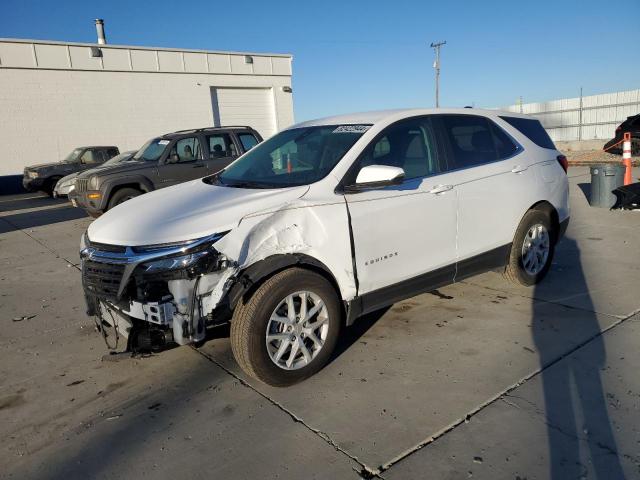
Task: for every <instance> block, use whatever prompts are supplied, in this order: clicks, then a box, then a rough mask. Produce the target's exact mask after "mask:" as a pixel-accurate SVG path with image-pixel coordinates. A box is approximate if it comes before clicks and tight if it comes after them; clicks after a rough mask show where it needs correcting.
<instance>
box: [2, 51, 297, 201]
mask: <svg viewBox="0 0 640 480" xmlns="http://www.w3.org/2000/svg"><path fill="white" fill-rule="evenodd" d="M0 112H1V115H0V145H2V153H1V154H0V190H2V189H5V191H7V190H8V187H7V185H8V183H7V180H9V176H14V175H21V174H22V169H23V168H24V167H25V166H26V165H30V164H36V163H43V162H52V161H57V160H60V159H62V158H64V157H65V156H66V155H67V154H68V153H69V152H70V151H71V150H72V149H73V148H74V147H76V146H82V145H117V146H118V147H119V148H120V150H121V151H124V150H132V149H136V148H139V147H140V146H141V145H142V144H143V143H144V142H145V141H146V140H148V139H149V138H151V137H153V136H156V135H160V134H163V133H167V132H171V131H175V130H183V129H188V128H197V127H205V126H211V125H214V126H219V125H249V126H252V127H254V128H255V129H256V130H258V131H259V132H260V133H261V134H262V136H263V137H265V138H266V137H269V136H271V135H272V134H274V133H275V132H277V131H278V130H280V129H282V128H284V127H286V126H288V125H290V124H292V123H293V120H294V119H293V100H292V94H291V56H290V55H281V54H264V53H244V52H243V53H239V52H216V51H203V50H178V49H170V48H146V47H129V46H122V45H107V44H84V43H63V42H50V41H40V40H16V39H0ZM3 179H4V180H5V182H3V181H2V180H3ZM12 180H14V182H13V183H16V182H15V181H17V180H18V178H17V177H13V178H12ZM3 185H4V187H3Z"/></svg>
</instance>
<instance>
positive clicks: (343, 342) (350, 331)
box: [328, 306, 391, 364]
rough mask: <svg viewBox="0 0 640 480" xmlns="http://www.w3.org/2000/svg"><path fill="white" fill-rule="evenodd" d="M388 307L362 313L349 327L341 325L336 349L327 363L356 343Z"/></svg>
mask: <svg viewBox="0 0 640 480" xmlns="http://www.w3.org/2000/svg"><path fill="white" fill-rule="evenodd" d="M390 308H391V306H389V307H384V308H381V309H380V310H376V311H375V312H371V313H368V314H366V315H363V316H362V317H360V318H358V319H356V321H355V322H354V323H353V325H351V326H350V327H346V326H344V325H343V327H342V328H343V330H342V332H341V333H340V337H339V338H338V343H337V345H336V349H335V350H334V352H333V355H332V356H331V359H330V360H329V362H328V364H329V363H332V362H334V361H336V360H337V359H338V358H339V357H340V356H341V355H342V354H343V353H345V352H346V351H347V350H349V348H351V345H353V344H354V343H356V342H357V341H358V340H359V339H360V338H361V337H362V336H363V335H364V334H365V333H367V332H368V331H369V329H370V328H371V327H373V326H374V325H375V324H376V322H377V321H378V320H380V319H381V318H382V317H383V316H384V314H385V313H387V311H388V310H389V309H390Z"/></svg>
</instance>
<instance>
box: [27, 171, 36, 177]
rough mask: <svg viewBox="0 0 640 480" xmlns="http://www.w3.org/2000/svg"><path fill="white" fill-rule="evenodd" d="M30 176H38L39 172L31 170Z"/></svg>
mask: <svg viewBox="0 0 640 480" xmlns="http://www.w3.org/2000/svg"><path fill="white" fill-rule="evenodd" d="M29 178H38V172H34V171H31V172H29Z"/></svg>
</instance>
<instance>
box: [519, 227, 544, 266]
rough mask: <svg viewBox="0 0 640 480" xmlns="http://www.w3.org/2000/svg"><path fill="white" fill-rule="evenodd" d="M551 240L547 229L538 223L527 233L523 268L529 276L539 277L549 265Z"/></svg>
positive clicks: (524, 242)
mask: <svg viewBox="0 0 640 480" xmlns="http://www.w3.org/2000/svg"><path fill="white" fill-rule="evenodd" d="M550 249H551V239H550V237H549V231H548V230H547V227H545V226H544V225H542V224H541V223H536V224H535V225H533V226H532V227H531V228H529V230H528V231H527V234H526V235H525V237H524V241H523V242H522V266H523V267H524V269H525V271H526V272H527V273H528V274H529V275H532V276H533V275H537V274H538V273H540V272H541V271H542V269H543V268H544V266H545V265H546V264H547V259H548V258H549V252H550Z"/></svg>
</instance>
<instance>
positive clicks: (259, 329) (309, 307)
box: [231, 268, 341, 387]
mask: <svg viewBox="0 0 640 480" xmlns="http://www.w3.org/2000/svg"><path fill="white" fill-rule="evenodd" d="M340 326H341V309H340V303H339V299H338V296H337V294H336V291H335V289H334V288H333V286H332V285H331V284H330V283H329V282H328V281H327V280H326V279H325V278H324V277H323V276H321V275H319V274H317V273H315V272H312V271H309V270H305V269H302V268H291V269H288V270H284V271H282V272H279V273H277V274H275V275H274V276H273V277H271V278H269V279H268V280H267V281H265V282H264V283H263V284H262V285H260V286H259V287H258V289H257V290H256V291H255V292H254V293H253V294H252V295H251V297H250V298H249V299H248V300H247V301H246V303H243V302H242V301H240V302H239V303H238V305H237V306H236V308H235V311H234V313H233V319H232V321H231V349H232V351H233V355H234V357H235V359H236V361H237V362H238V365H240V367H241V368H242V369H243V370H244V371H245V372H246V373H247V374H248V375H250V376H251V377H253V378H256V379H258V380H260V381H262V382H264V383H266V384H268V385H272V386H276V387H284V386H288V385H293V384H294V383H298V382H300V381H302V380H304V379H306V378H308V377H310V376H311V375H313V374H315V373H316V372H318V371H319V370H320V369H321V368H322V367H323V366H324V365H325V364H326V363H327V361H328V360H329V358H330V357H331V354H332V353H333V350H334V349H335V346H336V342H337V340H338V334H339V332H340Z"/></svg>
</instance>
